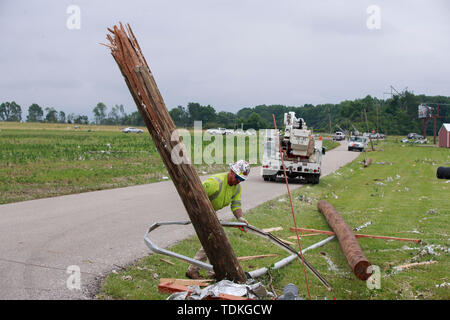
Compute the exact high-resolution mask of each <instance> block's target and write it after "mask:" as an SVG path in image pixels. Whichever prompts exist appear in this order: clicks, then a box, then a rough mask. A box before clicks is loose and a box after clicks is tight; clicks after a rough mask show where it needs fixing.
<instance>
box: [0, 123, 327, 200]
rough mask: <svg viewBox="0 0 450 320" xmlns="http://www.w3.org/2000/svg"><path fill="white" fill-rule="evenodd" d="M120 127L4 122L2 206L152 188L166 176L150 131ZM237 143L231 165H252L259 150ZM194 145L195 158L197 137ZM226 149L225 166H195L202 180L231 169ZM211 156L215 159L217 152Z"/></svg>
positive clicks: (247, 142)
mask: <svg viewBox="0 0 450 320" xmlns="http://www.w3.org/2000/svg"><path fill="white" fill-rule="evenodd" d="M122 128H123V126H122V127H118V126H93V125H70V124H44V123H14V122H0V204H4V203H10V202H17V201H24V200H32V199H38V198H45V197H53V196H59V195H65V194H73V193H80V192H87V191H94V190H102V189H111V188H119V187H126V186H132V185H138V184H145V183H152V182H158V181H161V180H162V179H163V177H168V176H169V174H168V172H167V170H166V168H165V166H164V164H163V162H162V160H161V157H160V156H159V154H158V152H157V150H156V147H155V145H154V143H153V141H152V139H151V138H150V136H149V134H148V132H147V129H146V128H142V129H143V130H144V133H143V134H124V133H122V132H120V129H122ZM190 132H191V133H192V131H190ZM244 139H245V138H244ZM238 141H239V140H238V139H235V141H234V158H233V159H232V161H236V160H237V157H238V156H240V155H242V156H243V157H244V158H245V159H246V160H249V152H250V145H252V147H257V146H259V145H258V144H257V142H255V141H250V139H249V138H247V139H245V144H243V143H242V142H240V141H239V142H238ZM213 143H214V138H213V139H211V141H207V140H206V141H203V143H202V145H201V147H202V148H203V149H202V150H203V152H204V153H209V151H208V150H207V149H206V151H205V148H206V147H207V146H208V145H210V144H211V145H212V144H213ZM332 143H333V142H332V141H331V142H330V141H326V142H324V145H325V146H327V148H328V149H331V148H333V147H334V145H333V144H332ZM190 144H191V148H190V150H191V153H193V152H194V139H193V137H192V139H191V143H190ZM255 144H256V145H255ZM223 148H224V154H223V157H222V160H223V161H220V160H219V161H215V162H214V163H212V164H208V163H206V162H204V161H203V162H202V163H199V164H196V165H195V168H196V170H197V172H198V173H199V175H205V174H211V173H216V172H221V171H226V170H227V169H228V165H227V163H228V162H227V160H229V159H227V158H226V141H225V139H224V141H223ZM211 154H212V155H213V156H214V155H215V151H214V150H213V151H212V152H211ZM191 159H192V161H194V160H195V159H194V157H192V156H191ZM232 161H229V162H232ZM219 162H222V163H223V164H218V163H219ZM257 162H258V163H257V164H259V163H260V160H259V159H257ZM257 164H255V165H257Z"/></svg>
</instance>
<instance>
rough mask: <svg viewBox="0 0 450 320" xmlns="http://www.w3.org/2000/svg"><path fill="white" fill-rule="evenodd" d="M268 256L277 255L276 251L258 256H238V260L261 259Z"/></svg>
mask: <svg viewBox="0 0 450 320" xmlns="http://www.w3.org/2000/svg"><path fill="white" fill-rule="evenodd" d="M268 257H278V255H277V254H276V253H269V254H262V255H259V256H245V257H238V260H239V261H248V260H256V259H263V258H268Z"/></svg>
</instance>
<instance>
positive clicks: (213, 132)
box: [206, 128, 234, 135]
mask: <svg viewBox="0 0 450 320" xmlns="http://www.w3.org/2000/svg"><path fill="white" fill-rule="evenodd" d="M206 133H209V134H211V135H217V134H219V135H228V134H234V130H233V129H226V128H217V129H208V130H206Z"/></svg>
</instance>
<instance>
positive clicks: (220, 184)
mask: <svg viewBox="0 0 450 320" xmlns="http://www.w3.org/2000/svg"><path fill="white" fill-rule="evenodd" d="M202 185H203V188H204V189H205V191H206V194H207V195H208V198H209V200H210V201H211V204H212V205H213V208H214V210H216V211H217V210H220V209H222V208H224V207H226V206H228V205H229V204H230V203H231V211H233V212H234V211H236V210H238V209H241V190H242V188H241V184H240V183H239V184H237V185H235V186H230V185H229V184H228V172H225V173H219V174H215V175H212V176H211V177H209V178H208V179H206V180H205V181H203V183H202Z"/></svg>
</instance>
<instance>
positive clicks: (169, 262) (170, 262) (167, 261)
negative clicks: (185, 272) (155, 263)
mask: <svg viewBox="0 0 450 320" xmlns="http://www.w3.org/2000/svg"><path fill="white" fill-rule="evenodd" d="M159 260H161V261H163V262H165V263H168V264H171V265H172V266H174V265H175V263H173V262H172V261H169V260H166V259H163V258H159Z"/></svg>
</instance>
